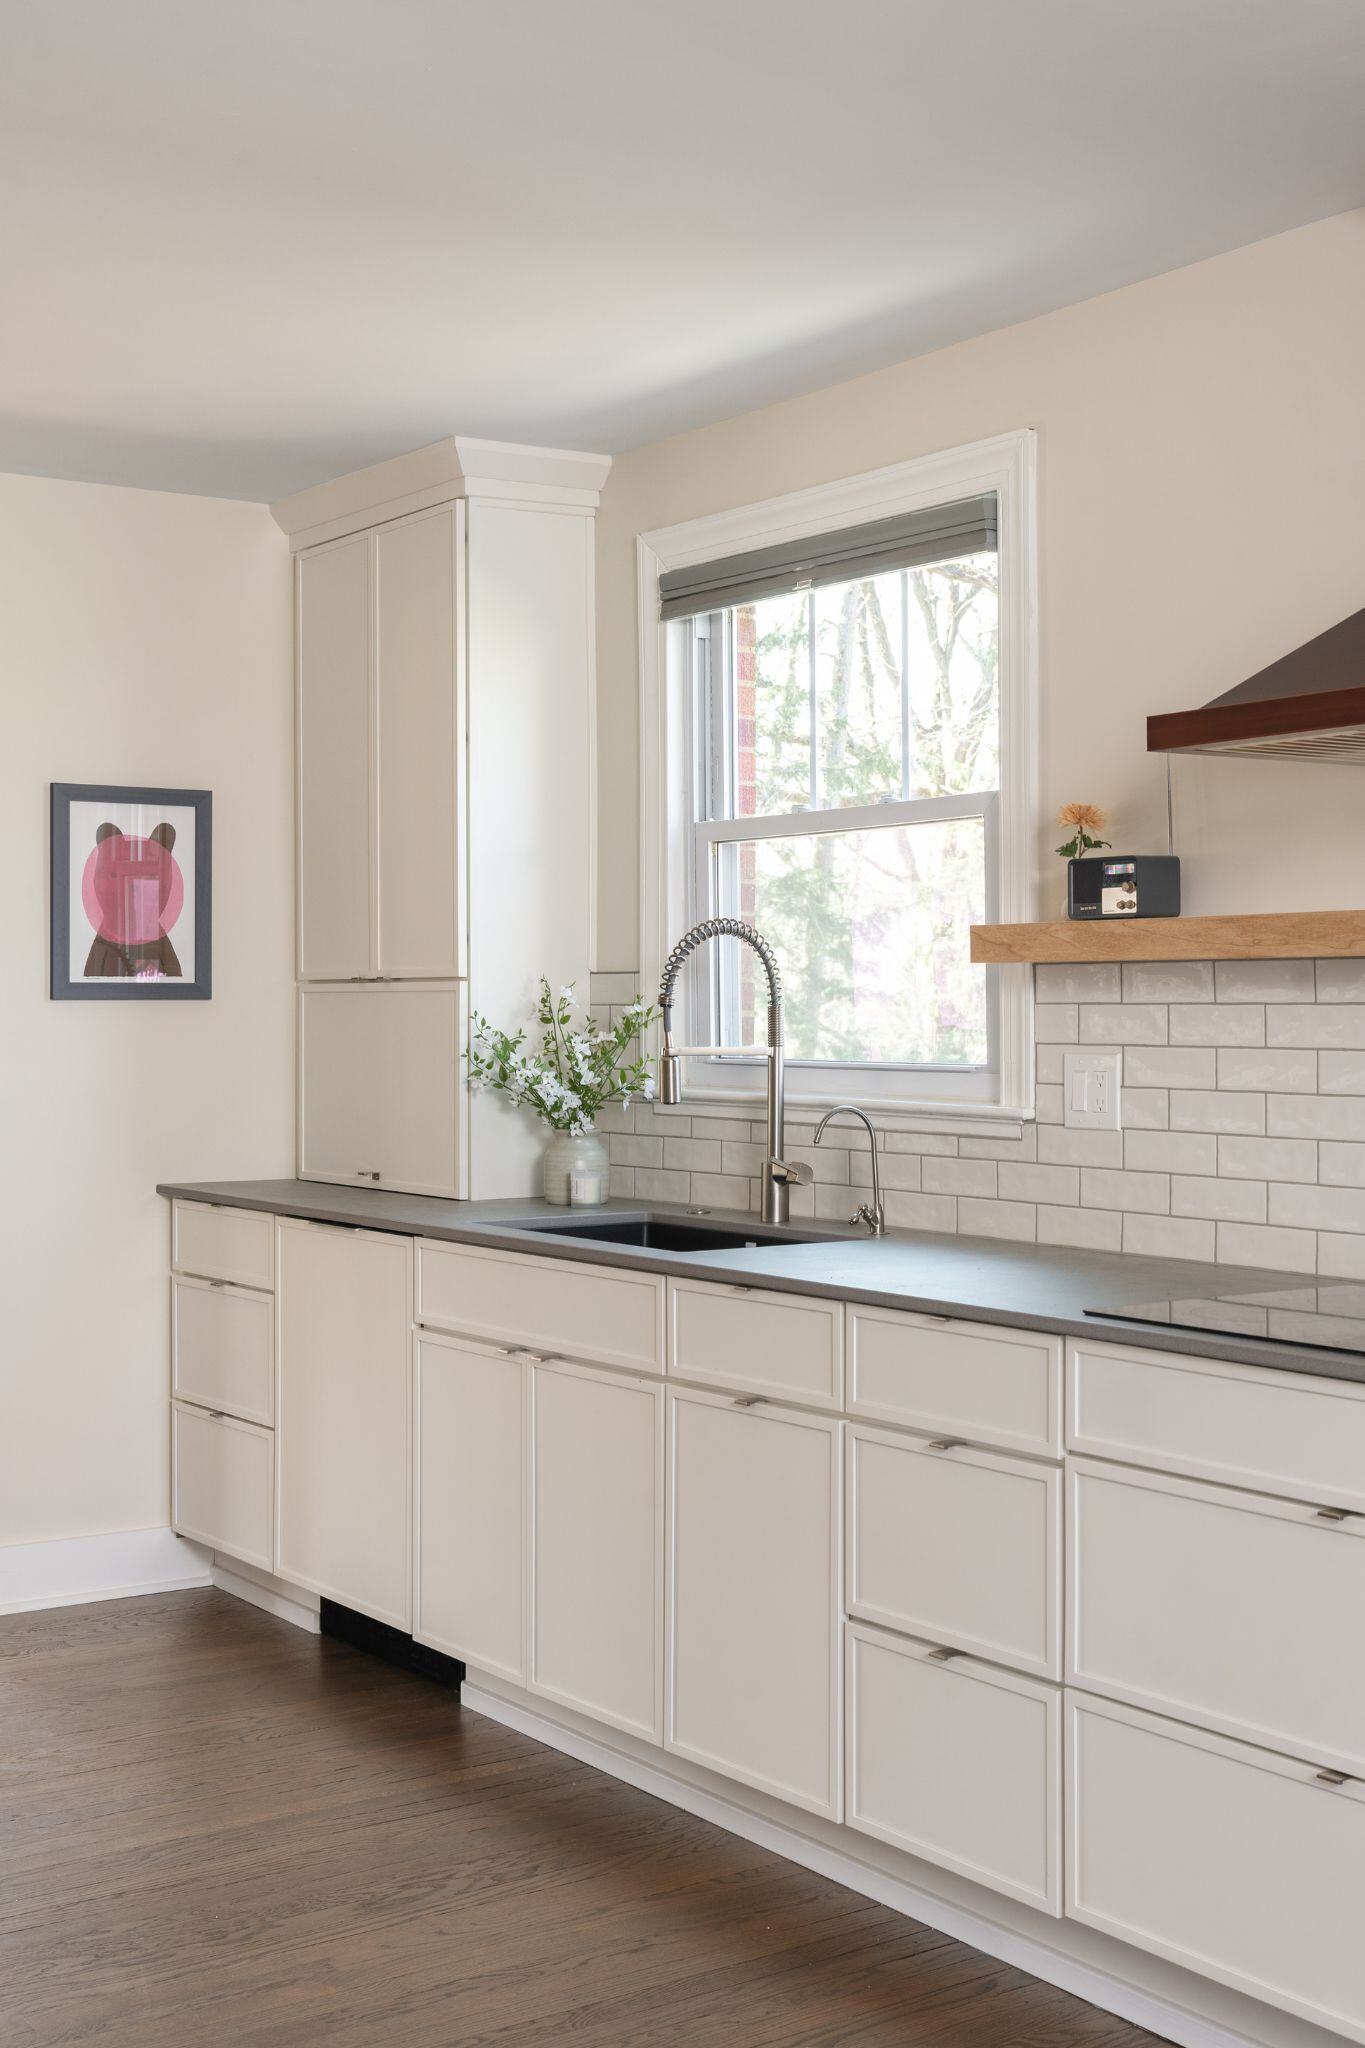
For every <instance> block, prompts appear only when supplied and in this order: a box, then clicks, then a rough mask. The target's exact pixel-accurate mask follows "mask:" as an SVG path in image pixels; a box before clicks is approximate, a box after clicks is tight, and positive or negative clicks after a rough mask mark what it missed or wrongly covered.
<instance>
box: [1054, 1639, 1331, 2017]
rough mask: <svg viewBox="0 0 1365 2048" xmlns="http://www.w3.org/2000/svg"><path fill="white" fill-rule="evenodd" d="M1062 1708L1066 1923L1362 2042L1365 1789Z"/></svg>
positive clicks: (1189, 1732) (1158, 1724)
mask: <svg viewBox="0 0 1365 2048" xmlns="http://www.w3.org/2000/svg"><path fill="white" fill-rule="evenodd" d="M1273 1653H1274V1652H1273V1645H1271V1646H1270V1647H1269V1649H1268V1654H1272V1655H1273ZM1066 1697H1067V1716H1068V1718H1067V1771H1068V1774H1069V1783H1068V1788H1067V1792H1068V1797H1067V1830H1068V1839H1067V1857H1066V1911H1067V1916H1068V1918H1070V1919H1073V1920H1082V1921H1084V1922H1085V1924H1086V1925H1087V1926H1088V1927H1098V1928H1100V1929H1102V1930H1103V1932H1104V1933H1105V1934H1112V1935H1116V1936H1117V1937H1118V1939H1119V1940H1120V1941H1130V1942H1133V1943H1134V1944H1135V1945H1136V1946H1137V1947H1138V1948H1144V1949H1149V1950H1150V1951H1151V1952H1152V1954H1154V1955H1158V1956H1165V1957H1166V1958H1167V1959H1168V1960H1169V1961H1171V1962H1173V1963H1182V1964H1183V1965H1184V1966H1185V1968H1186V1969H1189V1970H1196V1971H1198V1972H1199V1974H1200V1975H1201V1976H1204V1977H1212V1978H1214V1979H1215V1980H1216V1981H1217V1982H1218V1983H1220V1984H1230V1985H1232V1986H1234V1988H1235V1989H1236V1990H1238V1991H1246V1992H1249V1993H1250V1995H1251V1996H1252V1997H1253V1998H1262V1999H1265V2000H1267V2001H1268V2002H1269V2003H1270V2004H1271V2005H1278V2006H1282V2007H1283V2008H1284V2009H1285V2011H1287V2012H1292V2013H1298V2014H1299V2015H1300V2016H1301V2017H1302V2018H1304V2019H1308V2020H1313V2021H1315V2022H1316V2023H1317V2025H1318V2026H1320V2027H1326V2028H1328V2029H1329V2030H1330V2031H1331V2032H1332V2033H1333V2035H1336V2034H1343V2035H1345V2036H1346V2037H1347V2039H1348V2040H1352V2041H1365V1943H1362V1941H1361V1939H1360V1900H1361V1894H1362V1891H1363V1890H1365V1785H1362V1784H1361V1782H1360V1781H1359V1780H1358V1779H1355V1778H1345V1779H1343V1778H1341V1777H1340V1776H1339V1775H1338V1774H1336V1773H1334V1772H1323V1771H1321V1770H1319V1769H1317V1768H1316V1767H1315V1766H1314V1765H1312V1764H1305V1763H1300V1762H1298V1761H1297V1760H1295V1759H1292V1758H1290V1757H1284V1756H1277V1755H1275V1754H1274V1753H1273V1752H1272V1751H1270V1750H1267V1749H1258V1748H1253V1747H1252V1746H1251V1745H1250V1744H1247V1743H1242V1742H1229V1741H1227V1740H1226V1739H1225V1738H1224V1737H1223V1736H1220V1735H1208V1734H1205V1732H1204V1730H1203V1729H1202V1728H1186V1727H1182V1726H1181V1724H1180V1723H1179V1722H1178V1721H1168V1720H1159V1719H1158V1718H1157V1717H1156V1716H1155V1715H1153V1714H1144V1713H1141V1712H1139V1711H1137V1710H1136V1709H1134V1708H1130V1707H1123V1706H1118V1705H1115V1704H1112V1703H1111V1702H1110V1701H1108V1700H1101V1699H1090V1698H1087V1697H1086V1695H1085V1694H1084V1693H1077V1692H1072V1693H1068V1694H1067V1696H1066Z"/></svg>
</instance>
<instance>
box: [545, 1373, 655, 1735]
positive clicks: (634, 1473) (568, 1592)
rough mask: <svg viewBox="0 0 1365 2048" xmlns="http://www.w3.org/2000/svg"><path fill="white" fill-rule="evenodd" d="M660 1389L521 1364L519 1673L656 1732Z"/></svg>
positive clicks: (649, 1383) (624, 1724) (588, 1710)
mask: <svg viewBox="0 0 1365 2048" xmlns="http://www.w3.org/2000/svg"><path fill="white" fill-rule="evenodd" d="M663 1478H664V1413H663V1388H662V1386H661V1385H660V1383H659V1382H658V1381H657V1380H648V1379H641V1378H637V1377H635V1376H633V1375H627V1374H623V1373H612V1372H598V1371H595V1370H593V1369H591V1368H589V1367H587V1366H581V1365H566V1364H562V1363H553V1362H549V1361H538V1362H536V1363H535V1364H533V1366H532V1367H531V1483H530V1497H531V1531H530V1546H531V1641H530V1661H529V1670H528V1674H527V1683H528V1685H529V1686H530V1688H531V1690H532V1691H533V1692H539V1693H544V1694H545V1695H546V1696H547V1697H548V1698H550V1699H553V1700H557V1701H558V1702H559V1703H560V1705H561V1706H566V1707H573V1708H575V1709H576V1710H577V1711H578V1712H579V1713H583V1714H591V1715H592V1717H593V1718H594V1720H598V1721H606V1722H609V1723H610V1724H611V1725H612V1726H613V1727H616V1728H624V1729H627V1730H628V1731H629V1732H630V1733H631V1734H632V1735H638V1736H642V1737H644V1739H645V1740H647V1741H650V1742H657V1741H658V1740H659V1738H660V1733H661V1725H660V1724H661V1706H662V1698H661V1695H662V1680H663V1533H664V1532H663V1519H664V1518H663Z"/></svg>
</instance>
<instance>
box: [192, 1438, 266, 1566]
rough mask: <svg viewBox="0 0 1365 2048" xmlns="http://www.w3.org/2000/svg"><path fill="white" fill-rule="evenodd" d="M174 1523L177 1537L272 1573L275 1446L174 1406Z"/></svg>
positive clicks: (263, 1439) (262, 1439)
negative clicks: (204, 1545)
mask: <svg viewBox="0 0 1365 2048" xmlns="http://www.w3.org/2000/svg"><path fill="white" fill-rule="evenodd" d="M171 1434H172V1474H173V1478H172V1496H173V1498H172V1510H171V1519H172V1521H173V1522H174V1524H175V1527H176V1529H177V1530H178V1531H179V1533H180V1534H181V1535H182V1536H192V1537H194V1539H195V1540H196V1541H197V1542H199V1543H207V1544H208V1545H209V1547H210V1549H213V1550H221V1551H224V1552H225V1553H226V1554H227V1555H228V1556H229V1557H240V1558H243V1559H244V1560H245V1561H246V1563H247V1564H255V1565H259V1566H260V1567H261V1569H262V1570H263V1571H273V1569H274V1565H275V1559H274V1552H273V1548H272V1545H271V1540H270V1532H271V1505H272V1498H273V1495H274V1490H275V1439H274V1436H273V1435H272V1433H271V1432H270V1430H268V1429H258V1428H257V1427H256V1425H255V1423H253V1422H238V1421H237V1420H236V1419H235V1417H233V1416H230V1415H217V1414H210V1413H209V1412H208V1410H207V1409H204V1408H190V1407H187V1406H186V1405H185V1404H184V1403H183V1402H180V1401H177V1402H175V1404H174V1406H173V1408H172V1411H171Z"/></svg>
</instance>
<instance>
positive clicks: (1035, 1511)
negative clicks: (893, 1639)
mask: <svg viewBox="0 0 1365 2048" xmlns="http://www.w3.org/2000/svg"><path fill="white" fill-rule="evenodd" d="M847 1436H848V1524H849V1527H848V1605H849V1611H850V1613H854V1614H859V1615H861V1616H862V1617H863V1619H864V1620H866V1621H875V1622H880V1623H882V1624H883V1626H885V1627H887V1628H893V1629H902V1630H904V1631H905V1633H906V1634H908V1635H915V1636H921V1637H924V1638H927V1639H928V1640H929V1641H930V1642H933V1643H944V1644H949V1645H951V1646H952V1647H953V1648H955V1649H959V1650H966V1651H970V1652H972V1653H974V1654H975V1655H977V1656H979V1657H986V1658H989V1659H991V1660H992V1661H994V1662H997V1663H1001V1664H1011V1665H1015V1666H1017V1667H1018V1669H1019V1670H1021V1671H1032V1672H1036V1673H1037V1674H1038V1675H1039V1676H1040V1677H1044V1678H1059V1677H1060V1676H1061V1616H1062V1554H1061V1553H1062V1543H1061V1538H1062V1475H1061V1472H1060V1471H1059V1470H1058V1469H1057V1467H1056V1466H1052V1465H1043V1464H1032V1463H1030V1462H1028V1461H1027V1460H1026V1459H1023V1458H1009V1457H1004V1456H1002V1455H1000V1454H998V1453H995V1452H991V1451H976V1450H971V1449H968V1448H966V1447H965V1446H963V1445H960V1444H953V1443H950V1442H947V1441H946V1440H944V1439H942V1438H935V1439H926V1438H923V1437H913V1436H898V1435H895V1434H893V1432H891V1431H890V1430H877V1429H870V1428H868V1427H867V1425H866V1424H864V1423H856V1424H855V1423H850V1424H849V1425H848V1432H847Z"/></svg>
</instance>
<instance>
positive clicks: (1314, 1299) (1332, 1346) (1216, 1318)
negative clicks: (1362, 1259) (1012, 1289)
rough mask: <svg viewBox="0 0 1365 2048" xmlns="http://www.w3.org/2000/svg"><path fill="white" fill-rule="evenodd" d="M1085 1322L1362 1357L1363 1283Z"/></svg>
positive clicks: (1144, 1305)
mask: <svg viewBox="0 0 1365 2048" xmlns="http://www.w3.org/2000/svg"><path fill="white" fill-rule="evenodd" d="M1085 1313H1086V1314H1087V1315H1088V1316H1105V1317H1107V1318H1109V1319H1110V1320H1117V1321H1119V1322H1132V1323H1164V1324H1165V1325H1166V1326H1167V1327H1168V1328H1174V1329H1182V1330H1204V1331H1212V1332H1214V1333H1215V1334H1216V1333H1218V1332H1219V1331H1226V1332H1227V1333H1228V1334H1229V1335H1231V1336H1236V1337H1268V1338H1271V1339H1273V1340H1274V1341H1275V1342H1276V1343H1280V1344H1316V1345H1318V1346H1319V1347H1320V1348H1321V1349H1322V1350H1324V1351H1359V1352H1361V1353H1365V1281H1354V1280H1312V1279H1306V1280H1304V1281H1303V1283H1302V1284H1301V1285H1299V1286H1288V1287H1286V1286H1281V1287H1273V1288H1266V1289H1264V1290H1262V1289H1260V1288H1256V1289H1253V1290H1251V1291H1249V1292H1246V1293H1239V1294H1214V1295H1207V1296H1199V1295H1189V1296H1175V1297H1173V1298H1171V1299H1170V1300H1167V1301H1138V1302H1133V1303H1131V1304H1129V1305H1126V1306H1125V1307H1123V1308H1088V1309H1087V1310H1086V1311H1085Z"/></svg>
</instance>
